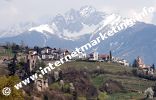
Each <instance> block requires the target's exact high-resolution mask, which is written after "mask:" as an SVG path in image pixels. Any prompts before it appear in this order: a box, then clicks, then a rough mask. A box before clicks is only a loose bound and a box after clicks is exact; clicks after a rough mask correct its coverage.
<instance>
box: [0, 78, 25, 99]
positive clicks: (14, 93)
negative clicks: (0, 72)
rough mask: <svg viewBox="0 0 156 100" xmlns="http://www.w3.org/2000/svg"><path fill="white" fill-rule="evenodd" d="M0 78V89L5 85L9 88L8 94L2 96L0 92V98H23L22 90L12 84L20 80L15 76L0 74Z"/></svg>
mask: <svg viewBox="0 0 156 100" xmlns="http://www.w3.org/2000/svg"><path fill="white" fill-rule="evenodd" d="M0 80H1V81H0V91H2V89H3V88H5V87H10V88H11V94H10V95H9V96H4V95H3V94H2V92H0V99H1V100H24V98H23V94H22V91H21V90H17V89H15V88H14V85H15V84H16V83H17V82H19V81H20V80H19V78H18V77H17V76H9V77H6V76H1V77H0Z"/></svg>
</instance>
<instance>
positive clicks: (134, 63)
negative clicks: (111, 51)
mask: <svg viewBox="0 0 156 100" xmlns="http://www.w3.org/2000/svg"><path fill="white" fill-rule="evenodd" d="M132 67H135V68H136V67H138V65H137V60H136V59H135V60H134V62H133V64H132Z"/></svg>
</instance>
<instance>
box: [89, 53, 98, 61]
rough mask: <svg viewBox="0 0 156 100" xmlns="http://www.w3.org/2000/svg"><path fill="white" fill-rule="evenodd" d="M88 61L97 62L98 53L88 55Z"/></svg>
mask: <svg viewBox="0 0 156 100" xmlns="http://www.w3.org/2000/svg"><path fill="white" fill-rule="evenodd" d="M89 60H91V61H98V60H99V53H98V52H93V53H91V54H89Z"/></svg>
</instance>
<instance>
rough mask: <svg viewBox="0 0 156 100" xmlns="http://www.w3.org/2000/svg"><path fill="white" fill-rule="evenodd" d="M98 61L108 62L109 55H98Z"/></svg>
mask: <svg viewBox="0 0 156 100" xmlns="http://www.w3.org/2000/svg"><path fill="white" fill-rule="evenodd" d="M99 60H104V61H108V60H109V55H108V54H100V55H99Z"/></svg>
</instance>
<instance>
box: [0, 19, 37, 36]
mask: <svg viewBox="0 0 156 100" xmlns="http://www.w3.org/2000/svg"><path fill="white" fill-rule="evenodd" d="M34 25H35V24H34V23H29V22H28V23H20V24H16V25H13V26H11V27H8V28H7V29H5V30H1V31H0V33H1V34H0V38H4V37H13V36H17V35H20V34H21V33H23V32H25V31H27V30H28V29H29V28H31V27H33V26H34Z"/></svg>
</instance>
